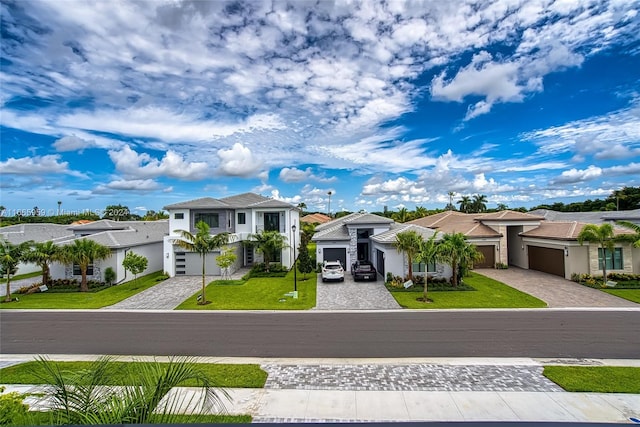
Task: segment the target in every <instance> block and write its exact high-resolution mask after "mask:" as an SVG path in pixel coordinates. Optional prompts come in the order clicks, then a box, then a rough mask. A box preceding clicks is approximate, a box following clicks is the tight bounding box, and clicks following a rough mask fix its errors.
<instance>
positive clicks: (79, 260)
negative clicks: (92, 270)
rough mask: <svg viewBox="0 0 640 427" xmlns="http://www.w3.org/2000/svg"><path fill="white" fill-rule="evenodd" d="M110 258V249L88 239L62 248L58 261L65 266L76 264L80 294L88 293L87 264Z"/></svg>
mask: <svg viewBox="0 0 640 427" xmlns="http://www.w3.org/2000/svg"><path fill="white" fill-rule="evenodd" d="M110 256H111V249H109V248H108V247H106V246H104V245H101V244H100V243H98V242H96V241H94V240H89V239H78V240H74V241H73V243H72V244H70V245H65V246H62V249H61V254H60V260H61V261H62V262H63V263H65V264H78V266H79V267H80V274H81V275H82V280H81V281H80V292H88V291H89V286H88V285H87V269H88V268H89V264H91V263H93V262H95V261H99V260H103V259H107V258H109V257H110Z"/></svg>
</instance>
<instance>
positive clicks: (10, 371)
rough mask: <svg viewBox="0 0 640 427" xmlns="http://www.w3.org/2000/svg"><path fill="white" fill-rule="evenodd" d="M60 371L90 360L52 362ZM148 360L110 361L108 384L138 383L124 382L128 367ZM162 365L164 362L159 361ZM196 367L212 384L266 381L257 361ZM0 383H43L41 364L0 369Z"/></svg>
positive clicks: (84, 365) (250, 385) (258, 384)
mask: <svg viewBox="0 0 640 427" xmlns="http://www.w3.org/2000/svg"><path fill="white" fill-rule="evenodd" d="M54 363H55V364H56V365H58V366H59V367H60V369H61V370H62V371H70V372H78V371H80V370H83V369H88V368H89V367H90V366H91V364H92V363H93V362H54ZM145 363H147V362H111V363H110V365H111V367H112V368H113V369H111V375H110V376H109V377H108V380H109V382H108V384H104V385H115V386H127V385H138V384H126V382H127V381H126V378H131V376H130V375H129V376H127V375H126V372H127V370H128V369H133V370H136V369H140V368H136V365H138V366H140V365H142V364H145ZM160 365H163V363H160ZM196 366H197V367H198V368H199V369H200V370H201V371H203V372H204V373H205V374H206V375H207V377H209V379H210V381H211V383H212V385H213V386H214V387H226V388H262V387H264V384H265V382H266V381H267V373H266V372H265V371H263V370H262V369H261V368H260V365H257V364H232V363H229V364H223V363H197V364H196ZM0 384H42V372H41V366H40V365H39V364H38V363H37V362H26V363H21V364H19V365H13V366H9V367H6V368H3V369H0ZM196 385H197V384H192V383H187V384H181V386H183V387H190V386H196Z"/></svg>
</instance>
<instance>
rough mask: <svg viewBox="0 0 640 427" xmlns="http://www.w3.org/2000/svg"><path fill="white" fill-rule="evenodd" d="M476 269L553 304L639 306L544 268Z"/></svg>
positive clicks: (550, 305)
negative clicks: (536, 269)
mask: <svg viewBox="0 0 640 427" xmlns="http://www.w3.org/2000/svg"><path fill="white" fill-rule="evenodd" d="M474 271H476V272H477V273H479V274H482V275H484V276H487V277H490V278H492V279H495V280H497V281H499V282H502V283H505V284H507V285H509V286H511V287H512V288H515V289H518V290H519V291H522V292H525V293H527V294H529V295H532V296H534V297H536V298H539V299H541V300H542V301H544V302H546V303H547V305H548V306H549V307H557V308H563V307H636V308H637V307H639V305H638V304H636V303H633V302H631V301H627V300H625V299H623V298H618V297H617V296H615V295H610V294H608V293H606V292H602V291H599V290H598V289H593V288H589V287H586V286H582V285H580V284H578V283H575V282H572V281H570V280H567V279H564V278H562V277H559V276H554V275H553V274H547V273H542V272H540V271H535V270H525V269H522V268H517V267H509V268H508V269H506V270H500V269H490V268H482V269H477V270H474Z"/></svg>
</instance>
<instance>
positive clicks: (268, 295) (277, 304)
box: [177, 272, 317, 310]
mask: <svg viewBox="0 0 640 427" xmlns="http://www.w3.org/2000/svg"><path fill="white" fill-rule="evenodd" d="M316 282H317V280H316V273H310V274H307V280H303V275H302V274H301V273H298V299H293V298H292V297H290V296H285V294H286V293H288V292H291V291H293V272H289V273H288V274H287V275H286V276H285V277H255V278H251V279H249V280H247V281H243V280H216V281H213V282H211V283H209V285H207V299H208V300H209V301H211V304H206V305H198V304H197V301H196V298H197V295H199V294H200V293H199V292H198V293H197V294H195V295H193V296H192V297H191V298H189V299H187V300H186V301H184V302H183V303H182V304H180V305H179V306H178V307H177V310H308V309H310V308H313V307H315V305H316Z"/></svg>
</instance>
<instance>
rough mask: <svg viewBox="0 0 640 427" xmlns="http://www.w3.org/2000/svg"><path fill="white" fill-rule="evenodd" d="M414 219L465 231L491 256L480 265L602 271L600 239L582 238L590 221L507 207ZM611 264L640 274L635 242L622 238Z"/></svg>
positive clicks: (566, 275)
mask: <svg viewBox="0 0 640 427" xmlns="http://www.w3.org/2000/svg"><path fill="white" fill-rule="evenodd" d="M580 214H583V213H580ZM596 214H598V218H601V219H602V220H600V221H599V222H598V223H602V222H604V221H607V220H606V219H604V216H603V215H602V213H596ZM546 216H547V217H550V215H548V214H547V215H546ZM564 217H565V218H569V217H568V216H564ZM609 221H610V220H609ZM409 223H410V224H416V225H421V226H423V227H428V228H432V229H434V230H438V231H440V232H442V233H463V234H464V235H465V236H466V237H467V241H469V242H470V243H473V244H474V245H476V247H477V248H478V250H479V251H480V252H482V253H483V255H484V258H485V261H484V262H483V263H481V264H479V265H475V267H476V268H477V267H486V268H492V267H495V266H496V265H497V264H498V263H500V264H503V265H512V266H515V267H520V268H524V269H532V270H538V271H543V272H546V273H550V274H555V275H557V276H561V277H564V278H566V279H571V276H572V275H573V274H593V275H598V274H601V272H602V268H601V267H600V265H601V264H600V263H601V262H602V259H603V254H602V251H601V250H600V249H599V248H598V246H597V245H595V244H589V243H587V242H585V243H584V245H580V243H579V242H578V234H579V233H580V231H582V228H583V227H584V226H585V225H586V224H587V223H585V222H579V221H550V220H547V219H545V217H543V216H540V215H535V214H532V213H523V212H516V211H510V210H505V211H500V212H494V213H485V214H483V213H479V214H466V213H462V212H457V211H446V212H441V213H438V214H435V215H430V216H427V217H424V218H419V219H416V220H413V221H410V222H409ZM615 230H616V231H615V232H616V233H617V234H622V233H630V232H629V231H628V230H626V229H623V228H620V227H617V226H616V227H615ZM611 255H613V256H611ZM607 268H608V271H611V272H619V273H636V274H637V273H639V272H640V249H637V248H633V247H632V246H631V245H630V244H629V243H616V245H615V249H614V252H613V254H607Z"/></svg>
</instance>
